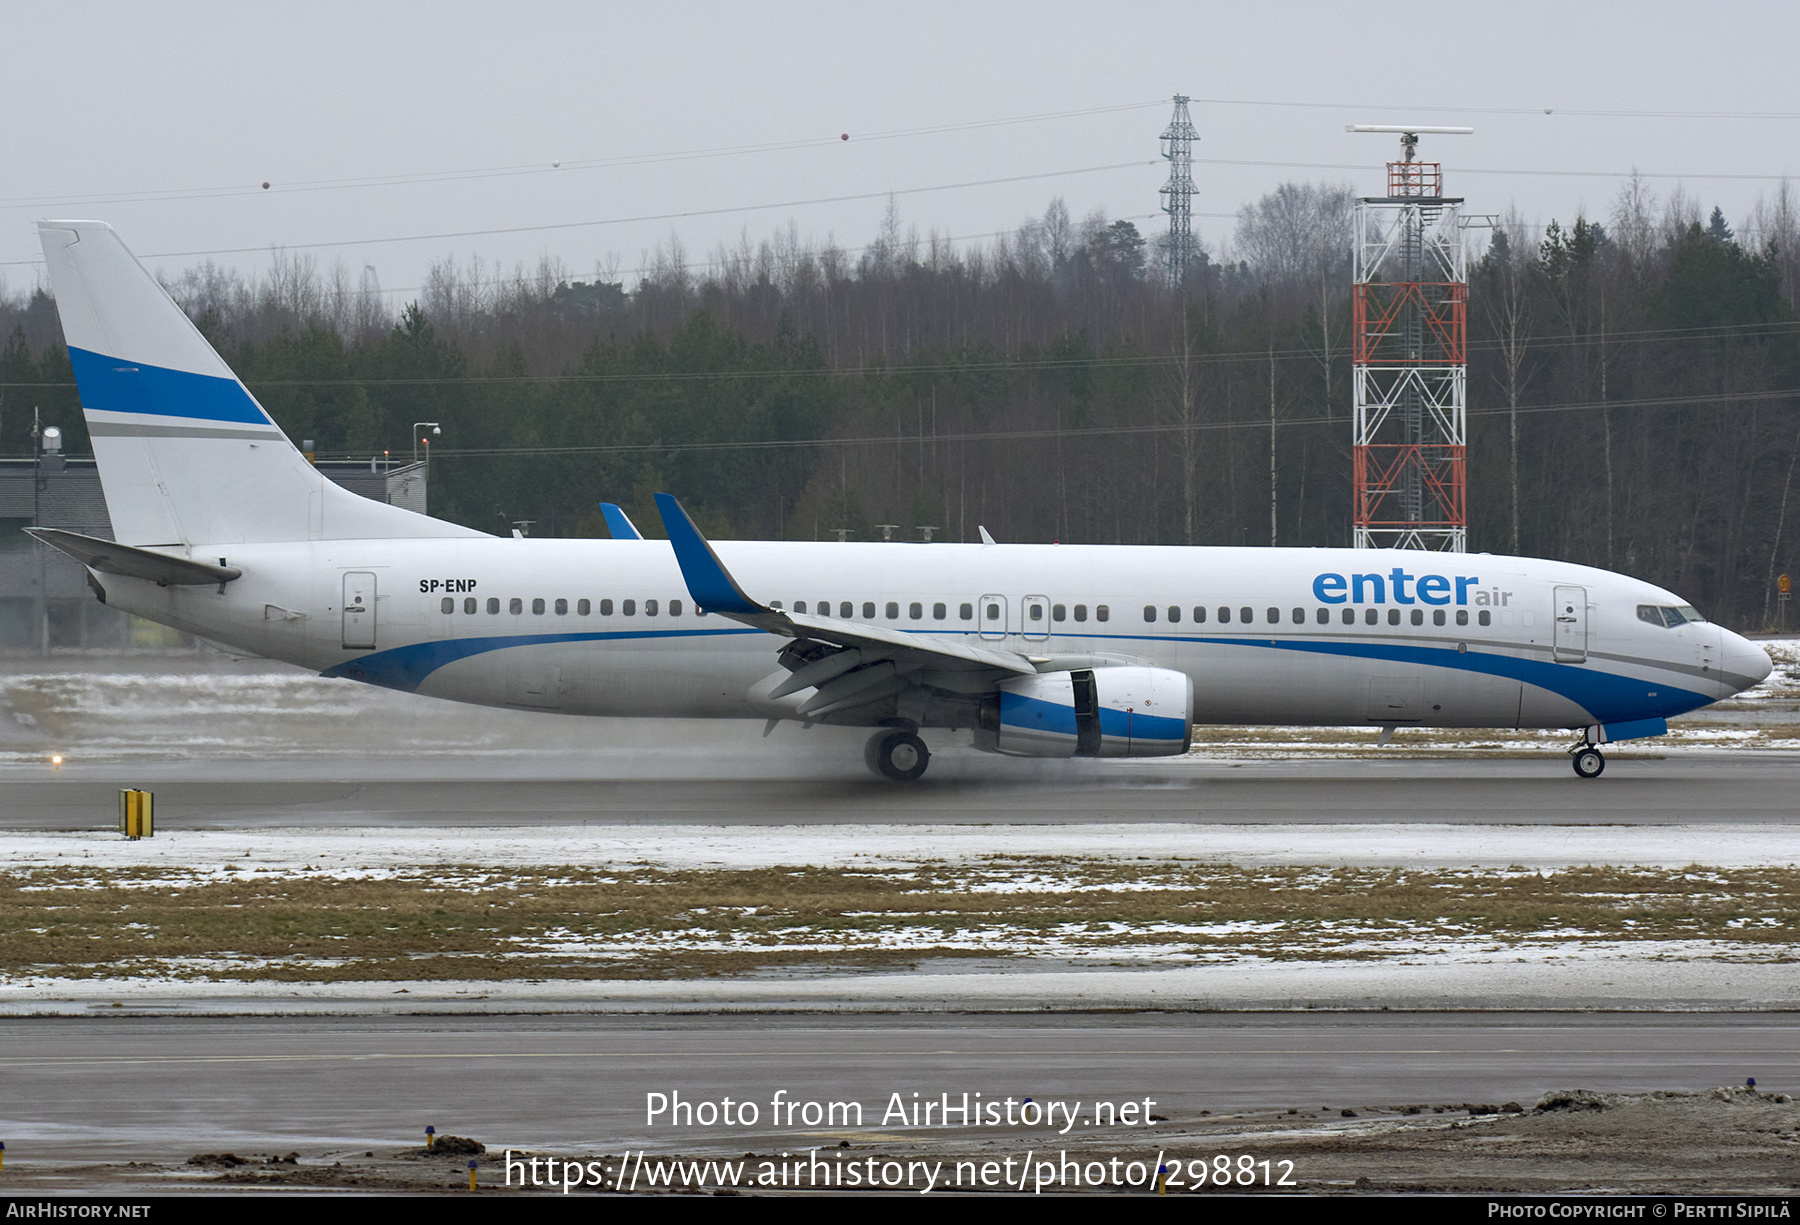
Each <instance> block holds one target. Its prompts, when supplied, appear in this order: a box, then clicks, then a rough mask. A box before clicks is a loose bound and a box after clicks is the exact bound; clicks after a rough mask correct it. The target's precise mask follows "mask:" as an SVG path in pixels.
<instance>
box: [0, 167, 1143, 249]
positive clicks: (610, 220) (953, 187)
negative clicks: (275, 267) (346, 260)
mask: <svg viewBox="0 0 1800 1225" xmlns="http://www.w3.org/2000/svg"><path fill="white" fill-rule="evenodd" d="M1161 160H1162V159H1160V158H1150V159H1140V160H1137V161H1130V162H1112V163H1109V164H1107V165H1104V166H1080V167H1076V168H1074V169H1069V170H1045V171H1040V172H1038V173H1035V174H1014V175H1005V176H1002V177H999V178H992V179H968V180H965V181H963V182H961V183H937V184H933V185H931V186H929V187H895V188H887V189H884V190H882V191H864V192H853V193H850V194H847V195H841V196H815V197H812V198H811V199H805V200H779V201H775V202H773V203H769V204H741V205H732V206H729V207H724V208H695V209H684V210H682V211H680V212H673V213H644V214H641V215H638V216H634V217H601V218H595V219H593V220H589V221H559V222H553V223H550V224H546V225H514V226H495V227H493V228H491V229H483V230H446V231H443V232H440V233H435V234H394V235H389V236H387V237H385V238H345V239H337V240H334V241H329V242H296V243H283V244H281V245H280V246H278V247H275V248H273V249H275V250H281V251H314V250H318V249H320V248H323V247H368V246H378V245H381V244H384V243H400V242H435V241H440V240H442V239H446V238H490V237H493V236H495V235H499V234H539V233H548V232H550V231H556V230H580V229H589V228H592V227H595V226H605V225H630V224H635V223H638V222H644V221H680V220H683V219H685V218H689V217H717V216H720V215H723V214H727V213H754V212H763V211H766V210H768V209H776V208H802V207H805V206H807V205H812V204H843V203H847V202H850V201H855V200H882V199H886V198H888V197H891V196H916V195H922V194H925V193H927V192H934V191H960V190H962V189H964V188H969V187H992V186H995V185H997V184H1001V183H1028V182H1032V181H1034V180H1039V179H1057V178H1066V177H1069V176H1072V175H1078V174H1104V173H1106V172H1108V171H1113V170H1135V169H1140V168H1142V167H1145V166H1154V165H1156V164H1157V163H1158V162H1159V161H1161ZM269 250H271V247H268V246H261V247H213V248H209V249H205V250H194V251H151V252H147V253H146V254H144V255H143V256H141V257H140V258H142V259H179V258H184V257H187V256H193V255H245V254H251V253H258V254H260V253H263V252H267V251H269ZM43 262H44V261H43V260H41V259H37V260H6V261H0V267H18V266H21V265H30V264H42V263H43Z"/></svg>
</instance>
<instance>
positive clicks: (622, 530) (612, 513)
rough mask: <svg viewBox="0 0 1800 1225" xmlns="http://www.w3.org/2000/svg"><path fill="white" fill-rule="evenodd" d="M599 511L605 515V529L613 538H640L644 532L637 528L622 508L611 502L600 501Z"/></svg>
mask: <svg viewBox="0 0 1800 1225" xmlns="http://www.w3.org/2000/svg"><path fill="white" fill-rule="evenodd" d="M600 513H601V514H603V515H605V516H606V530H607V531H609V532H611V533H612V538H613V539H614V540H642V539H643V538H644V533H642V532H640V531H638V530H637V524H635V523H633V522H632V521H631V517H630V516H629V515H627V514H626V513H625V512H624V511H623V510H622V509H620V508H619V507H617V506H614V505H613V504H612V503H611V502H602V503H600Z"/></svg>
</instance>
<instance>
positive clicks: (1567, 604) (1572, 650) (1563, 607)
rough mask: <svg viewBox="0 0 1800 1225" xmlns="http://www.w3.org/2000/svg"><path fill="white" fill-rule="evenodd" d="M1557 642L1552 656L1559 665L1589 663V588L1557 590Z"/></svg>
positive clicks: (1560, 588) (1562, 588) (1561, 588)
mask: <svg viewBox="0 0 1800 1225" xmlns="http://www.w3.org/2000/svg"><path fill="white" fill-rule="evenodd" d="M1555 611H1556V616H1555V623H1556V641H1555V645H1554V646H1553V647H1552V649H1551V654H1552V656H1553V658H1555V660H1556V662H1557V663H1562V664H1579V663H1586V662H1587V632H1588V631H1587V588H1586V587H1558V588H1557V589H1556V610H1555Z"/></svg>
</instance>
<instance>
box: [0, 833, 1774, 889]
mask: <svg viewBox="0 0 1800 1225" xmlns="http://www.w3.org/2000/svg"><path fill="white" fill-rule="evenodd" d="M1039 856H1048V857H1068V858H1106V859H1114V860H1119V859H1123V860H1135V859H1148V860H1158V861H1166V860H1170V859H1189V860H1200V861H1205V862H1217V863H1232V864H1237V865H1240V866H1246V867H1248V866H1257V865H1282V864H1324V865H1331V866H1336V865H1345V866H1352V867H1361V866H1375V867H1380V866H1396V867H1417V868H1461V867H1482V868H1505V867H1510V866H1514V865H1518V866H1520V867H1524V868H1528V869H1534V870H1543V869H1558V868H1564V867H1569V866H1573V865H1583V864H1614V865H1620V866H1633V865H1635V866H1642V867H1666V868H1676V867H1685V866H1687V865H1689V864H1706V865H1708V866H1711V867H1720V868H1745V867H1766V866H1783V865H1792V864H1795V863H1796V862H1800V845H1796V843H1795V842H1794V841H1793V840H1791V839H1787V838H1781V837H1772V836H1771V829H1770V827H1769V826H1767V825H1747V824H1746V825H1611V826H1606V825H1512V826H1508V825H1436V824H1432V825H1425V824H1419V825H1413V824H1407V825H1398V824H1396V825H1377V824H1369V825H1291V824H1282V825H1191V824H1142V825H1139V824H1117V825H1110V824H1109V825H1098V824H1097V825H1055V826H1045V825H906V826H868V825H838V826H832V825H807V826H755V827H748V828H746V827H728V826H696V825H652V824H646V825H631V826H607V827H591V826H590V827H569V826H561V827H557V826H547V827H542V828H524V829H521V828H517V827H507V828H504V829H480V828H456V829H376V828H354V829H291V830H281V829H259V830H255V831H253V832H246V831H238V830H175V831H168V832H159V833H158V834H157V835H156V836H155V837H154V838H151V839H144V840H140V841H137V842H131V841H127V840H125V839H123V838H121V837H119V836H118V835H117V834H115V833H111V832H107V833H97V832H29V833H5V834H0V865H4V866H5V867H7V868H11V869H21V868H34V867H62V866H73V865H76V864H79V865H81V866H84V867H90V866H91V867H94V868H106V869H117V868H127V867H166V868H168V869H169V871H170V873H171V875H172V876H176V877H179V878H180V879H182V880H185V881H191V880H193V879H195V878H196V877H199V876H206V875H239V876H247V875H251V874H254V873H256V872H270V871H277V872H300V873H302V874H305V875H320V876H337V877H367V876H377V877H380V876H389V875H393V874H395V873H399V872H413V871H416V870H418V869H420V868H429V867H431V866H434V865H480V866H482V867H484V868H492V869H495V870H500V871H504V870H506V869H508V868H516V867H555V866H570V867H581V868H608V867H622V866H628V865H648V866H656V867H664V868H732V869H750V868H766V867H777V866H802V865H805V866H813V867H852V866H863V867H870V868H892V867H904V866H907V865H911V864H918V863H925V862H931V861H967V860H976V859H985V858H990V857H1008V858H1011V857H1039Z"/></svg>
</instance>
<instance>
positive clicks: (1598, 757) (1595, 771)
mask: <svg viewBox="0 0 1800 1225" xmlns="http://www.w3.org/2000/svg"><path fill="white" fill-rule="evenodd" d="M1569 760H1570V761H1572V762H1573V763H1574V765H1575V773H1576V774H1577V775H1578V776H1580V777H1581V778H1599V777H1600V772H1601V771H1602V770H1605V769H1606V757H1605V755H1604V754H1602V753H1601V752H1600V750H1599V748H1598V747H1597V746H1595V745H1591V744H1578V745H1576V746H1575V747H1574V748H1572V749H1570V750H1569Z"/></svg>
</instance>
